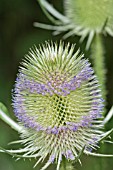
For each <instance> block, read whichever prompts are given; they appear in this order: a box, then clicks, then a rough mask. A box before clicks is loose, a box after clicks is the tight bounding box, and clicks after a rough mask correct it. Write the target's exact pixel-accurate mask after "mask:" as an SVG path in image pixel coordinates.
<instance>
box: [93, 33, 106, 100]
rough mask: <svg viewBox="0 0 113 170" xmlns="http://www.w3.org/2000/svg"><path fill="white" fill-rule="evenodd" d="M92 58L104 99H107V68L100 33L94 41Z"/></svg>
mask: <svg viewBox="0 0 113 170" xmlns="http://www.w3.org/2000/svg"><path fill="white" fill-rule="evenodd" d="M92 59H93V64H94V70H95V73H96V75H97V77H98V80H99V83H100V88H101V90H102V96H103V98H104V99H106V84H105V82H106V69H105V61H104V46H103V42H102V37H101V35H100V34H96V36H95V38H94V41H93V43H92Z"/></svg>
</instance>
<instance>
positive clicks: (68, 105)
mask: <svg viewBox="0 0 113 170" xmlns="http://www.w3.org/2000/svg"><path fill="white" fill-rule="evenodd" d="M98 86H99V85H98V81H97V79H96V76H95V75H94V71H93V69H92V68H91V66H90V63H89V61H88V60H87V59H85V58H84V56H83V55H81V54H80V51H79V50H77V51H75V45H70V44H67V45H64V44H63V43H60V44H59V45H57V44H56V43H50V44H49V43H48V42H47V43H45V45H42V46H40V48H39V49H38V48H37V47H34V48H33V49H31V50H30V52H29V53H28V55H26V57H25V60H24V61H23V62H22V66H21V67H20V69H19V73H18V75H17V79H16V83H15V88H14V92H13V108H14V112H15V115H16V117H17V118H18V121H19V122H20V123H21V124H22V125H23V126H24V128H25V129H27V132H26V133H22V134H21V138H22V143H24V144H25V146H27V147H26V150H24V152H25V155H27V156H28V157H39V160H38V162H37V163H39V162H40V161H41V160H44V159H45V158H46V157H47V158H48V161H47V163H46V165H45V166H44V167H43V168H42V170H44V169H46V167H48V166H49V165H50V164H51V163H53V162H56V163H57V170H58V169H59V167H60V163H61V161H62V159H63V158H66V159H68V160H75V159H76V158H77V157H78V155H79V153H80V152H81V150H82V149H83V148H84V147H85V150H84V151H91V150H92V149H96V148H97V143H98V141H99V139H100V138H101V137H102V133H103V132H102V131H101V130H100V129H99V128H100V122H101V120H100V119H99V118H100V117H101V112H102V108H103V104H102V103H103V100H102V98H101V94H100V90H99V87H98Z"/></svg>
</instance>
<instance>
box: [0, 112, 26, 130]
mask: <svg viewBox="0 0 113 170" xmlns="http://www.w3.org/2000/svg"><path fill="white" fill-rule="evenodd" d="M0 118H1V119H2V120H3V121H4V122H5V123H7V124H8V125H9V126H11V128H13V129H14V130H16V131H17V132H19V133H21V132H22V131H23V127H21V126H19V125H18V124H17V123H16V122H14V121H13V120H12V119H11V118H10V117H8V116H7V115H6V114H5V113H4V112H3V111H2V110H1V109H0Z"/></svg>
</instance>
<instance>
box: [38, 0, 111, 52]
mask: <svg viewBox="0 0 113 170" xmlns="http://www.w3.org/2000/svg"><path fill="white" fill-rule="evenodd" d="M39 3H40V4H41V6H42V7H43V8H45V9H46V10H47V11H48V12H49V13H50V14H52V15H53V16H54V17H55V18H57V19H58V20H59V21H60V23H58V22H57V21H56V22H55V21H54V20H52V21H53V22H54V23H55V25H57V26H56V27H55V26H53V27H52V26H50V29H53V30H56V31H55V32H54V33H55V34H58V33H61V32H66V31H68V33H66V34H65V35H64V38H67V37H69V36H73V35H79V36H81V41H83V40H84V39H85V38H86V37H87V36H88V40H87V46H86V47H87V49H88V48H89V46H90V44H91V41H92V39H93V37H94V34H95V33H104V34H106V33H108V34H109V35H111V36H113V0H101V1H100V0H95V1H94V0H86V1H84V0H64V14H65V15H64V16H63V15H62V14H60V13H58V11H56V10H55V9H54V8H53V7H52V6H50V4H49V3H48V2H47V1H46V0H39ZM47 16H48V15H47ZM49 18H50V17H49ZM35 26H38V27H42V28H45V29H49V26H45V27H44V24H39V23H35Z"/></svg>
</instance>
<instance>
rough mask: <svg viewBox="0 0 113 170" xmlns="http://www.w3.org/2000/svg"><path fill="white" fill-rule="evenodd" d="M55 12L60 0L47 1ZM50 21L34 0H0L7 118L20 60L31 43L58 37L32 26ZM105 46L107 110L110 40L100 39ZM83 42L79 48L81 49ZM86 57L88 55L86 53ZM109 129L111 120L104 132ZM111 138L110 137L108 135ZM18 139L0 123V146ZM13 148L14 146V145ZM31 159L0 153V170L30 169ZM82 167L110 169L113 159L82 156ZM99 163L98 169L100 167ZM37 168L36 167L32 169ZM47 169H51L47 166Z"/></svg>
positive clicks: (112, 67) (0, 72)
mask: <svg viewBox="0 0 113 170" xmlns="http://www.w3.org/2000/svg"><path fill="white" fill-rule="evenodd" d="M50 2H51V3H52V4H53V5H55V6H56V8H57V9H58V10H59V11H61V12H62V11H63V9H62V6H63V4H62V3H63V2H62V1H61V0H56V1H54V0H51V1H50ZM35 21H38V22H43V23H44V22H45V23H50V21H49V20H48V19H47V18H46V17H45V15H44V14H43V12H42V10H41V9H40V7H39V5H38V3H37V2H36V0H32V1H31V0H16V1H15V0H10V1H7V0H0V101H1V102H3V103H4V104H5V105H6V106H7V107H8V109H9V115H10V117H12V118H13V119H15V117H14V114H13V110H12V107H11V89H12V88H13V84H14V81H15V78H16V74H17V70H18V66H19V63H20V61H21V60H22V58H23V57H24V55H25V54H26V53H27V51H28V50H29V48H30V47H32V46H33V45H34V44H36V45H38V44H40V43H43V42H44V41H45V40H54V41H56V40H57V41H59V40H60V39H61V38H62V36H61V35H59V36H56V37H53V36H52V33H51V31H46V30H42V29H38V28H35V27H33V22H35ZM78 40H79V37H72V38H69V39H68V40H66V41H70V42H76V43H77V47H79V45H80V44H79V42H78ZM104 43H105V47H106V54H105V57H106V58H105V60H106V67H107V69H108V71H107V89H108V95H107V110H109V109H110V107H111V105H113V38H111V37H109V36H107V37H105V38H104ZM84 47H85V43H83V44H82V46H81V49H82V51H84V52H85V50H84ZM86 56H90V53H89V52H88V53H87V54H86ZM111 127H113V118H112V120H111V121H110V122H109V124H108V125H107V127H106V129H110V128H111ZM112 137H113V135H112ZM17 139H19V136H18V134H17V132H15V131H14V130H12V129H11V128H9V126H8V125H6V124H5V123H4V122H2V121H1V120H0V146H2V147H4V148H6V147H7V148H10V146H9V145H7V143H9V142H11V141H13V140H17ZM15 147H16V146H15ZM103 150H104V152H106V153H113V145H109V146H108V145H107V144H106V145H105V147H104V149H103ZM34 162H35V160H32V161H29V160H25V162H24V161H23V160H19V161H17V162H16V161H15V158H13V159H12V157H11V156H10V155H7V154H1V153H0V170H15V169H16V170H20V169H21V170H25V169H27V170H32V169H33V168H32V167H33V164H34ZM82 162H83V165H82V167H81V166H80V165H78V164H77V166H76V169H78V170H100V167H101V169H102V170H107V169H109V170H113V158H110V159H108V158H104V159H101V158H93V157H92V158H90V157H86V156H85V157H82ZM100 164H101V166H100ZM35 169H36V170H39V169H40V166H37V167H36V168H35ZM48 169H51V170H52V169H54V167H50V168H48Z"/></svg>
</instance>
